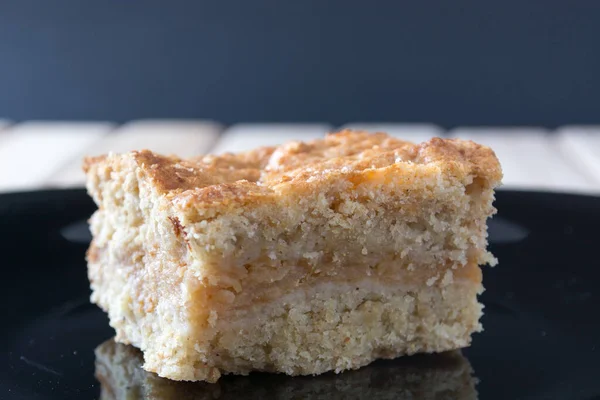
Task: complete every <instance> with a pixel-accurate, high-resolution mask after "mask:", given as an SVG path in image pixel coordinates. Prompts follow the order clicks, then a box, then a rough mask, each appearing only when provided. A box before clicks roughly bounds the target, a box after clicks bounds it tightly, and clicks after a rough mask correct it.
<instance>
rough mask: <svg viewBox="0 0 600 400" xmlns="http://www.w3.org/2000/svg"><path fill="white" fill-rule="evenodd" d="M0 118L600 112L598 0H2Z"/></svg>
mask: <svg viewBox="0 0 600 400" xmlns="http://www.w3.org/2000/svg"><path fill="white" fill-rule="evenodd" d="M0 116H3V117H9V118H13V119H16V120H21V119H31V118H36V119H37V118H49V119H110V120H117V121H122V120H127V119H132V118H145V117H174V118H181V117H200V118H213V119H217V120H220V121H223V122H225V123H233V122H238V121H265V120H271V121H310V120H319V121H329V122H332V123H343V122H346V121H349V120H362V121H369V120H377V121H431V122H435V123H438V124H440V125H444V126H446V127H452V126H455V125H459V124H500V125H504V124H532V125H536V124H541V125H547V126H550V127H551V126H556V125H559V124H563V123H600V2H598V1H594V0H589V1H565V0H546V1H542V0H538V1H535V0H530V1H522V0H521V1H517V0H505V1H493V2H492V1H482V0H478V1H477V0H471V1H469V0H455V1H445V0H444V1H442V0H439V1H419V2H417V1H415V2H406V1H370V2H367V1H357V0H348V1H317V0H310V1H309V0H305V1H276V0H254V1H248V0H238V1H155V0H145V1H141V0H137V1H135V0H125V1H124V0H96V1H93V0H89V1H82V0H52V1H44V0H37V1H32V0H19V1H17V0H14V1H0Z"/></svg>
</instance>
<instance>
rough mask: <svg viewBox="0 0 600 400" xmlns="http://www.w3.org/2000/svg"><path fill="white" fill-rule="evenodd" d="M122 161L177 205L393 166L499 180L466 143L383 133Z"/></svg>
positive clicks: (488, 161) (145, 154)
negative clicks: (417, 140) (134, 166)
mask: <svg viewBox="0 0 600 400" xmlns="http://www.w3.org/2000/svg"><path fill="white" fill-rule="evenodd" d="M124 156H130V157H132V158H133V159H134V160H135V163H136V164H137V165H138V166H139V168H140V170H141V171H142V172H143V174H144V175H145V176H146V177H148V178H149V179H150V180H151V181H152V183H153V184H154V186H155V187H156V189H157V190H158V191H159V192H160V193H163V194H165V195H167V196H169V197H174V196H177V195H180V194H182V193H184V195H183V197H181V198H180V200H181V201H184V202H186V203H189V201H194V202H200V203H212V204H214V203H217V202H223V203H225V204H227V203H230V202H236V201H238V202H239V201H241V202H244V203H245V202H248V201H251V200H252V199H253V198H254V199H258V197H261V196H264V195H268V194H269V193H272V191H273V190H275V189H277V188H279V189H280V188H281V185H297V186H302V185H304V184H306V182H311V181H314V180H318V179H324V178H327V177H328V176H332V175H339V174H349V175H348V177H349V178H350V179H356V180H362V179H361V176H362V175H364V176H363V177H366V176H369V175H372V172H373V171H375V170H377V169H381V168H386V167H390V166H393V165H395V164H404V165H414V166H428V165H432V166H436V167H437V168H438V169H439V170H441V171H442V173H445V174H448V175H449V176H454V177H456V178H457V179H461V180H462V179H464V178H465V177H467V176H470V177H471V179H477V180H478V182H480V183H481V184H483V185H485V186H491V187H495V186H497V185H498V184H499V182H500V180H501V178H502V172H501V169H500V164H499V163H498V159H497V158H496V155H495V154H494V152H493V151H492V150H491V149H490V148H488V147H485V146H482V145H479V144H476V143H474V142H471V141H463V140H458V139H441V138H433V139H431V140H430V141H428V142H424V143H421V144H413V143H410V142H406V141H402V140H398V139H394V138H392V137H390V136H388V135H386V134H384V133H367V132H359V131H350V130H344V131H341V132H338V133H334V134H330V135H328V136H327V137H325V138H324V139H318V140H313V141H310V142H290V143H286V144H283V145H281V146H278V147H261V148H258V149H256V150H252V151H248V152H244V153H238V154H232V153H226V154H223V155H209V156H205V157H198V158H193V159H188V160H184V159H180V158H178V157H174V156H162V155H159V154H155V153H153V152H151V151H149V150H142V151H135V152H131V153H129V154H128V155H124ZM106 159H107V158H106V156H101V157H93V158H86V159H85V162H84V170H85V171H86V172H87V171H88V170H89V169H90V167H91V165H93V164H97V163H101V162H104V161H105V160H106Z"/></svg>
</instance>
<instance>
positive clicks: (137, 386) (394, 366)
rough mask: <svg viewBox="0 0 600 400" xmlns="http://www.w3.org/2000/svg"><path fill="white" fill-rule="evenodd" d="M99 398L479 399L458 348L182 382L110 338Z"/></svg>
mask: <svg viewBox="0 0 600 400" xmlns="http://www.w3.org/2000/svg"><path fill="white" fill-rule="evenodd" d="M95 353H96V378H97V379H98V381H100V390H101V392H100V393H101V394H100V400H143V399H152V400H172V399H177V400H192V399H193V400H204V399H206V400H214V399H220V400H229V399H236V400H237V399H246V400H249V399H260V400H263V399H278V400H296V399H371V400H377V399H395V400H414V399H422V400H426V399H430V400H441V399H448V400H450V399H452V400H476V399H477V391H476V389H475V382H476V378H475V377H473V375H472V373H473V370H472V368H471V365H470V364H469V361H468V360H467V359H466V358H465V357H464V356H463V355H462V354H461V353H460V351H459V350H455V351H449V352H445V353H441V354H429V355H421V356H414V357H407V358H404V359H398V360H395V361H387V362H380V363H376V364H372V365H370V366H368V367H366V368H362V369H360V370H358V371H351V372H347V373H344V374H337V375H336V374H324V375H320V376H318V377H316V378H314V377H305V378H298V377H288V376H285V375H279V376H275V377H274V376H272V375H268V376H266V375H265V374H263V375H252V376H250V377H241V376H231V377H227V378H225V379H222V380H220V381H219V382H218V383H216V384H215V383H205V382H178V381H172V380H169V379H165V378H160V377H158V376H157V375H156V374H154V373H152V372H147V371H144V370H143V369H142V367H141V366H142V364H143V363H144V359H143V356H142V353H141V352H140V351H139V350H138V349H136V348H135V347H132V346H127V345H124V344H120V343H115V341H114V340H112V339H110V340H107V341H106V342H104V343H102V344H101V345H100V346H98V347H97V348H96V351H95Z"/></svg>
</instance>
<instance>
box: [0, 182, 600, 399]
mask: <svg viewBox="0 0 600 400" xmlns="http://www.w3.org/2000/svg"><path fill="white" fill-rule="evenodd" d="M497 198H498V199H497V202H496V205H497V207H498V209H499V210H500V212H499V214H498V216H497V217H495V218H494V219H493V220H492V222H491V223H490V241H491V247H492V251H493V252H494V253H495V254H496V255H497V256H498V258H499V259H500V264H499V266H498V267H496V268H485V270H484V284H485V286H486V288H487V290H486V292H485V293H484V295H483V296H482V301H483V303H484V304H485V305H486V309H485V310H486V315H485V316H484V318H483V325H484V327H485V332H483V333H481V334H477V335H475V338H474V341H473V345H472V347H470V348H468V349H465V350H464V351H463V354H464V356H465V357H466V358H467V359H468V361H469V362H470V365H471V366H472V369H473V371H474V372H473V376H474V378H473V379H472V381H471V383H474V382H475V378H476V380H477V381H478V383H477V386H476V389H477V391H478V393H479V398H480V399H586V400H592V399H600V321H599V319H600V283H599V282H600V260H599V258H598V250H599V248H600V243H599V242H600V240H599V239H600V233H599V232H598V227H600V198H595V197H585V196H575V195H563V194H541V193H526V192H509V191H504V192H500V193H498V196H497ZM93 210H94V205H93V204H92V202H91V200H90V199H89V198H88V197H87V195H86V194H85V193H84V192H83V191H82V190H68V191H45V192H32V193H16V194H5V195H2V196H0V221H1V225H0V243H2V249H3V251H2V255H1V258H0V259H1V260H2V280H1V281H0V296H1V301H0V304H2V314H1V315H0V317H1V320H2V321H3V325H2V329H1V330H0V331H1V335H2V338H1V342H0V343H1V344H0V346H1V351H0V356H1V357H4V359H3V362H1V363H0V398H2V399H13V398H14V399H21V398H24V399H84V398H85V399H92V398H98V397H99V395H100V389H101V388H100V386H101V385H100V383H99V382H98V381H97V380H96V379H95V377H94V368H95V367H94V362H95V356H94V349H95V348H96V346H98V345H100V344H101V343H102V342H103V341H105V340H106V339H108V338H110V337H111V336H112V334H113V332H112V330H111V329H110V328H109V326H108V323H107V319H106V317H105V315H104V313H102V312H101V311H100V310H99V309H97V308H96V307H95V306H92V305H90V304H89V302H88V296H89V288H88V282H87V277H86V269H85V262H84V253H85V250H86V246H87V241H88V240H89V236H88V233H87V231H86V229H85V226H84V225H83V223H82V221H84V220H85V219H86V218H87V217H88V216H89V215H90V214H91V213H92V212H93ZM413 360H414V363H415V365H416V364H419V363H422V357H421V358H419V357H410V358H405V359H403V360H395V361H390V362H385V361H384V362H377V363H374V364H372V365H371V366H369V367H366V368H364V369H362V370H361V371H363V372H360V371H357V372H360V373H359V374H357V373H355V372H351V373H347V374H341V375H338V376H335V375H333V374H331V375H326V376H325V377H323V378H319V379H320V380H319V379H317V378H290V379H286V378H282V377H281V376H278V375H268V374H255V375H251V376H250V377H249V378H239V379H238V378H235V377H227V378H225V379H224V380H222V381H220V382H219V385H220V386H219V390H220V393H221V394H222V395H223V396H224V397H222V398H228V397H231V396H234V395H235V393H237V395H239V393H238V392H237V391H236V390H237V389H236V390H234V389H233V388H236V387H237V388H238V389H239V387H240V385H241V387H242V388H243V394H244V395H245V396H248V397H252V396H254V397H257V396H258V397H260V396H261V393H262V394H263V395H266V394H265V388H269V389H268V391H267V392H266V393H284V394H285V393H287V395H289V396H292V394H294V393H295V394H296V397H295V398H300V397H311V396H312V395H315V396H316V395H317V394H318V395H319V396H321V397H322V398H329V397H335V396H338V397H339V396H342V395H343V396H344V397H353V398H361V397H364V396H366V395H368V396H370V397H377V396H381V397H394V395H395V394H398V395H400V393H402V391H403V390H405V389H406V388H403V387H401V386H402V385H404V384H406V382H407V381H406V379H404V378H406V377H405V376H399V375H400V374H405V373H406V371H407V370H410V371H411V373H413V375H411V376H417V377H418V376H419V374H418V373H417V374H416V375H415V372H414V371H415V369H411V363H413ZM436 360H441V359H439V358H435V357H433V358H430V359H428V360H427V362H430V363H434V364H435V362H436ZM440 362H441V361H440ZM415 368H416V367H415ZM427 368H430V367H427ZM434 369H435V367H434ZM430 370H431V368H430V369H429V370H428V371H430ZM364 371H366V372H364ZM365 374H368V377H369V378H368V379H366V380H365V376H366V375H365ZM394 374H395V375H394ZM438 375H439V374H438ZM438 375H435V376H438ZM442 375H443V374H442ZM422 376H424V378H423V379H425V380H427V379H430V377H431V376H434V375H431V374H430V375H427V374H426V373H425V374H424V375H422ZM448 376H451V375H444V377H445V378H443V379H442V380H446V381H447V380H448V379H449V378H448ZM457 376H458V375H457ZM236 379H238V380H236ZM299 379H300V380H299ZM315 379H317V380H315ZM378 379H379V380H378ZM411 379H413V378H411ZM414 379H417V378H414ZM436 379H438V378H436ZM457 379H458V378H457ZM299 382H303V383H302V385H301V386H302V391H299V392H298V391H296V390H297V389H298V384H299ZM438 383H439V382H438ZM451 383H452V382H450V384H451ZM131 384H132V385H135V384H136V383H135V382H132V383H131ZM429 384H430V386H431V385H433V386H435V385H436V384H437V383H436V381H435V380H434V381H433V382H430V383H429ZM442 384H448V382H442ZM344 385H346V386H344ZM172 386H173V387H175V389H174V390H178V389H179V387H178V386H177V385H172ZM185 387H186V388H187V389H186V390H190V387H191V386H190V385H189V384H188V385H187V386H185ZM343 387H350V388H351V390H350V391H346V392H343V391H342V392H340V390H342V389H340V388H343ZM182 388H183V386H182ZM192 388H193V390H195V391H196V396H197V397H202V393H204V394H206V395H208V394H209V393H212V394H214V393H213V392H214V385H213V386H211V385H204V386H202V385H195V386H193V387H192ZM182 390H183V389H182ZM313 390H314V392H311V391H313ZM317 392H318V393H317ZM171 393H176V392H171ZM455 395H456V394H455ZM471 395H472V392H471ZM292 397H293V396H292ZM211 398H212V397H211Z"/></svg>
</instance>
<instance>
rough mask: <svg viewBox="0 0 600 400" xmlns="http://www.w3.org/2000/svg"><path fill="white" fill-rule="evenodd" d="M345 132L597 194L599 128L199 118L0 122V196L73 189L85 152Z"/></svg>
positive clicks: (513, 181)
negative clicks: (477, 158) (439, 146)
mask: <svg viewBox="0 0 600 400" xmlns="http://www.w3.org/2000/svg"><path fill="white" fill-rule="evenodd" d="M345 127H349V128H355V129H365V130H369V131H383V132H388V133H390V134H391V135H394V136H396V137H399V138H402V139H406V140H409V141H413V142H422V141H425V140H428V139H429V138H431V137H433V136H441V137H460V138H463V139H471V140H474V141H476V142H479V143H482V144H486V145H489V146H490V147H492V148H493V149H494V150H495V152H496V154H497V155H498V157H499V159H500V162H501V163H502V166H503V170H504V174H505V178H504V186H503V189H521V190H541V191H555V192H571V193H585V194H595V195H598V194H600V126H575V125H573V126H565V127H562V128H559V129H557V130H554V131H549V130H545V129H543V128H537V127H463V128H456V129H453V130H450V131H444V130H443V129H441V128H439V127H437V126H435V125H432V124H404V123H381V124H376V123H359V122H357V123H349V124H347V125H344V126H342V127H339V126H331V125H328V124H326V123H311V124H291V123H289V124H288V123H286V124H280V123H260V124H258V123H252V124H249V123H248V124H237V125H233V126H229V127H225V126H223V125H221V124H219V123H217V122H213V121H204V120H139V121H132V122H129V123H126V124H123V125H116V124H113V123H110V122H102V121H94V122H92V121H89V122H81V121H78V122H73V121H52V122H50V121H28V122H21V123H17V124H11V123H10V122H9V121H3V120H0V192H10V191H25V190H36V189H48V188H70V187H81V186H83V184H84V175H83V172H82V171H81V160H82V158H83V157H84V156H85V155H97V154H103V153H107V152H109V151H112V152H125V151H129V150H135V149H143V148H146V149H150V150H153V151H156V152H160V153H164V154H177V155H180V156H183V157H186V156H192V155H199V154H205V153H222V152H226V151H240V150H248V149H251V148H254V147H257V146H264V145H274V144H278V143H282V142H285V141H289V140H297V139H303V140H308V139H312V138H318V137H321V136H323V135H324V134H326V133H327V132H331V131H336V130H339V129H340V128H345ZM501 190H502V189H501Z"/></svg>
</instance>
